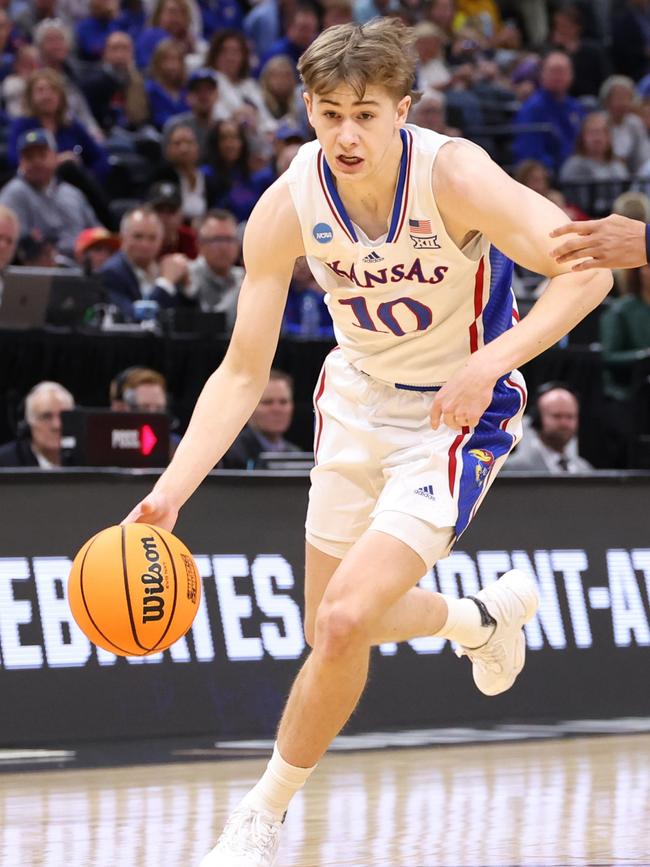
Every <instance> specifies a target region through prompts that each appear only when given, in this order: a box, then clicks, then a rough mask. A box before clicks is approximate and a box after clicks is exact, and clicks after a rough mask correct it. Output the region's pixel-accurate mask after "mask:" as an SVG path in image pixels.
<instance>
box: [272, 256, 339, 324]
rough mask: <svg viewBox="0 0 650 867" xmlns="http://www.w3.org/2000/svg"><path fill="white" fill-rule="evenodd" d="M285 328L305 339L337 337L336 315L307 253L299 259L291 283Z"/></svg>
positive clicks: (284, 322) (284, 321) (285, 315)
mask: <svg viewBox="0 0 650 867" xmlns="http://www.w3.org/2000/svg"><path fill="white" fill-rule="evenodd" d="M282 331H283V333H284V334H291V335H294V336H298V337H305V338H321V337H325V338H333V337H334V326H333V325H332V317H331V316H330V312H329V310H328V309H327V305H326V304H325V296H324V293H323V290H322V289H321V288H320V286H319V285H318V283H317V282H316V280H314V276H313V274H312V273H311V271H310V270H309V264H308V263H307V259H306V257H305V256H300V257H298V259H296V264H295V266H294V269H293V276H292V278H291V283H290V284H289V293H288V295H287V304H286V307H285V310H284V319H283V320H282Z"/></svg>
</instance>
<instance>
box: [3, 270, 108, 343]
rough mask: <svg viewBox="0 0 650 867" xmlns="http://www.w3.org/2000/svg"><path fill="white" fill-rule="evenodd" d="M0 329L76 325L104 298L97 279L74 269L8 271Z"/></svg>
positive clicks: (4, 281) (4, 280) (5, 274)
mask: <svg viewBox="0 0 650 867" xmlns="http://www.w3.org/2000/svg"><path fill="white" fill-rule="evenodd" d="M3 284H4V288H3V292H2V304H0V327H5V328H42V327H43V326H44V325H46V324H48V325H62V326H70V327H72V326H75V325H80V324H82V323H83V321H84V316H85V314H86V311H87V310H88V309H89V308H91V307H93V306H94V305H95V304H98V303H99V302H100V301H102V300H103V298H104V290H103V287H102V284H101V282H100V280H99V279H98V278H97V277H89V276H87V275H86V274H84V273H83V272H81V271H80V270H78V269H74V268H21V267H11V268H7V270H6V271H5V273H4V278H3Z"/></svg>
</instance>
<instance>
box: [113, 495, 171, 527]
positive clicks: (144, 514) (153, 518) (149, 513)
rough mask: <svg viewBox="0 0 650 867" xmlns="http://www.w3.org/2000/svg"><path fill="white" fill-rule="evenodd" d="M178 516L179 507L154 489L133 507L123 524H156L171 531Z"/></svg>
mask: <svg viewBox="0 0 650 867" xmlns="http://www.w3.org/2000/svg"><path fill="white" fill-rule="evenodd" d="M177 518H178V508H177V507H176V506H174V505H173V503H172V502H171V501H170V500H169V498H168V497H166V496H165V495H164V494H161V493H159V492H158V491H152V492H151V493H150V494H149V496H148V497H145V498H144V500H141V501H140V502H139V503H138V505H137V506H136V507H135V508H134V509H131V511H130V512H129V514H128V515H127V516H126V518H124V520H123V521H122V524H135V523H139V524H155V525H156V527H162V528H163V529H164V530H169V531H170V532H171V531H172V530H173V529H174V524H175V523H176V520H177Z"/></svg>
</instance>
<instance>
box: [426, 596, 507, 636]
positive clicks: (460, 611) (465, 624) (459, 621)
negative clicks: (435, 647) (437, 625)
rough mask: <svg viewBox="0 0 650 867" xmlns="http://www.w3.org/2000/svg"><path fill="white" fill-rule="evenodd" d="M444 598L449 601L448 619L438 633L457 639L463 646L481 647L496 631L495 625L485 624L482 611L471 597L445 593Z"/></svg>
mask: <svg viewBox="0 0 650 867" xmlns="http://www.w3.org/2000/svg"><path fill="white" fill-rule="evenodd" d="M442 598H443V599H444V600H445V602H446V603H447V609H448V614H447V620H446V621H445V625H444V626H443V627H442V629H441V630H440V631H439V632H436V635H439V636H440V637H441V638H449V639H450V640H451V641H457V642H458V644H462V645H463V647H480V646H481V645H482V644H485V642H486V641H487V640H488V639H489V638H490V636H491V635H492V633H493V632H494V626H492V625H490V626H484V625H483V622H482V620H481V612H480V610H479V607H478V605H477V604H476V602H474V601H472V600H471V599H456V598H455V597H454V596H447V595H445V594H444V593H443V594H442Z"/></svg>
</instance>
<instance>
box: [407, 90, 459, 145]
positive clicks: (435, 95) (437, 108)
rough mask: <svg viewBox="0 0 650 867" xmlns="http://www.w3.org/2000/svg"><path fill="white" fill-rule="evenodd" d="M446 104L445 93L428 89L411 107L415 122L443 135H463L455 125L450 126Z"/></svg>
mask: <svg viewBox="0 0 650 867" xmlns="http://www.w3.org/2000/svg"><path fill="white" fill-rule="evenodd" d="M446 104H447V102H446V98H445V95H444V93H442V92H441V91H439V90H429V91H427V92H426V93H425V94H424V95H423V96H422V97H421V98H420V99H419V100H418V102H416V103H415V105H414V106H413V108H412V109H411V117H412V120H413V123H416V124H417V125H418V126H421V127H423V128H424V129H431V130H433V131H434V132H438V133H440V134H441V135H448V136H452V137H455V136H460V135H462V132H461V131H460V130H459V129H457V128H456V127H455V126H448V124H447V116H446V110H445V109H446Z"/></svg>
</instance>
